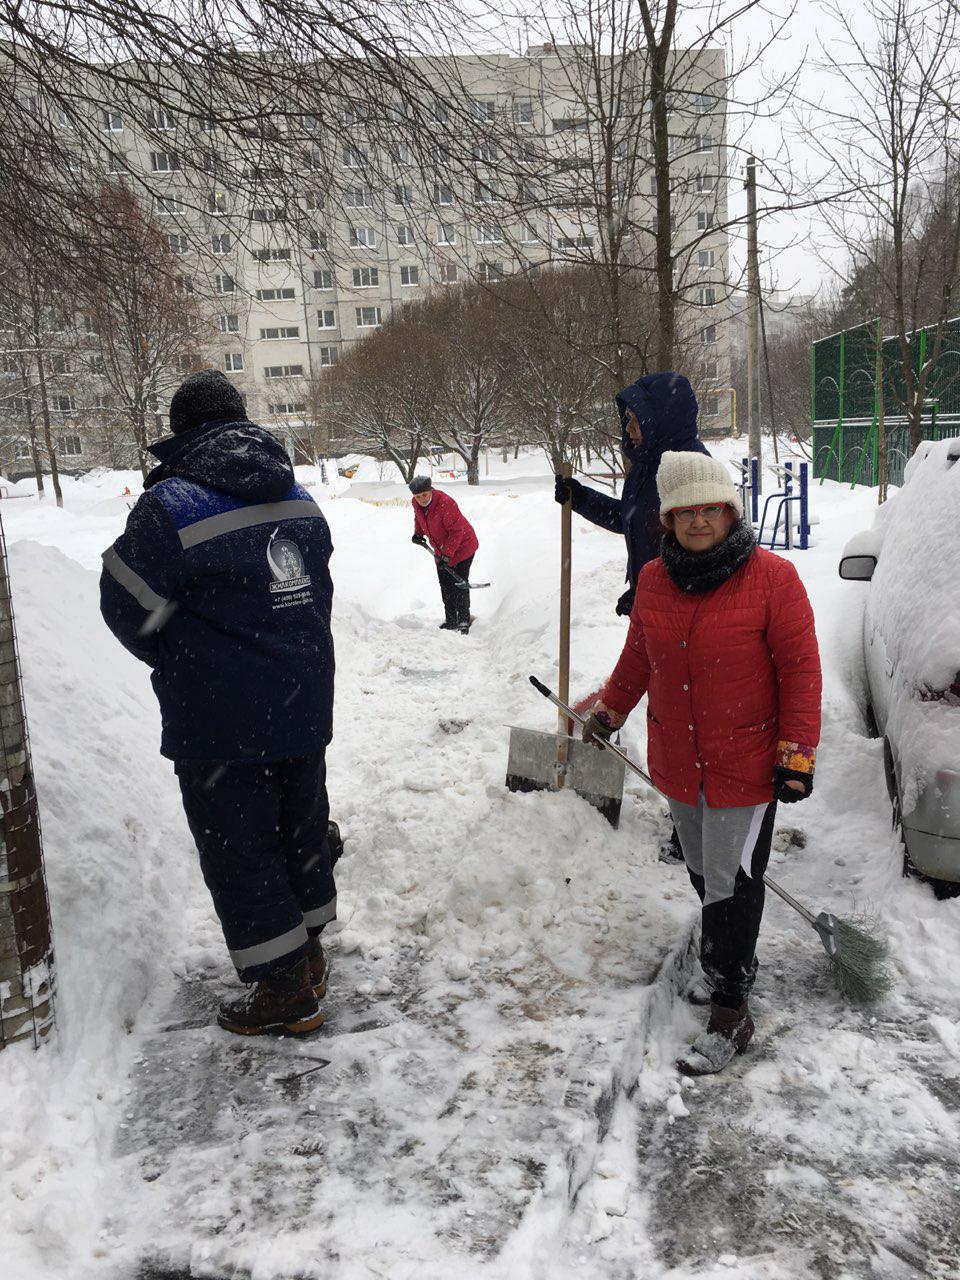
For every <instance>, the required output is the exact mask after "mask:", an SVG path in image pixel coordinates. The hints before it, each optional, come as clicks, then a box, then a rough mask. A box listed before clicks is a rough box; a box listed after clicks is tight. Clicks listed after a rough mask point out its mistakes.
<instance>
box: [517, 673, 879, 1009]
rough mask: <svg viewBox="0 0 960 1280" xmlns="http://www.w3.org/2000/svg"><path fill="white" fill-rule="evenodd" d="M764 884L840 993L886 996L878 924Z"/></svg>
mask: <svg viewBox="0 0 960 1280" xmlns="http://www.w3.org/2000/svg"><path fill="white" fill-rule="evenodd" d="M530 683H531V684H532V685H533V687H534V688H535V689H536V690H537V692H538V693H542V694H543V696H544V697H545V698H548V699H549V700H550V701H551V702H552V703H553V704H554V706H555V707H559V709H560V710H561V711H563V712H564V713H565V714H566V715H568V716H569V717H570V719H571V720H574V721H576V723H577V724H579V725H581V726H582V725H584V724H586V721H585V720H584V718H583V716H581V715H578V714H577V712H576V711H574V709H573V708H572V707H568V706H567V705H566V703H564V702H561V701H560V699H559V698H558V697H557V695H556V694H555V693H552V692H551V690H549V689H548V688H547V686H546V685H545V684H541V682H540V681H539V680H538V679H537V678H536V676H531V677H530ZM596 742H597V745H598V746H602V748H603V749H604V751H612V752H613V754H614V755H615V756H617V757H619V759H620V760H622V761H623V763H624V764H625V765H626V766H627V768H628V769H632V770H633V772H634V773H635V774H636V775H637V777H638V778H642V779H643V781H644V782H645V783H646V784H647V785H648V786H650V787H653V789H654V790H655V791H656V790H658V788H657V786H656V784H655V783H654V782H653V781H652V780H651V778H650V777H649V776H648V775H647V774H646V773H644V771H643V770H642V769H641V768H640V766H639V765H638V764H635V763H634V761H633V760H631V759H630V757H629V756H628V755H627V753H626V752H625V751H623V750H621V749H620V747H618V746H616V744H615V743H612V742H607V741H605V740H604V739H602V738H598V739H596ZM763 883H764V884H765V885H766V886H767V888H768V889H772V890H773V892H774V893H775V894H776V895H777V896H778V897H779V898H782V899H783V901H784V902H785V903H786V904H787V905H788V906H790V907H793V909H794V911H796V912H798V913H799V914H800V915H801V916H802V917H803V918H804V920H806V922H807V924H809V925H810V926H811V928H813V929H815V930H816V932H817V935H818V937H819V938H820V941H821V943H822V944H823V949H824V951H825V952H826V953H827V958H828V959H829V961H830V967H831V970H832V972H833V977H834V980H835V981H836V984H837V986H838V987H839V989H840V993H841V995H843V996H844V997H845V998H846V999H847V1000H849V1001H850V1002H851V1004H870V1003H872V1002H873V1001H875V1000H880V999H881V998H882V997H883V996H885V995H886V994H887V992H888V991H889V990H890V987H891V986H892V983H893V979H892V976H891V974H890V970H889V968H888V967H887V965H886V960H887V954H888V948H887V943H886V940H885V939H884V938H882V937H880V936H879V935H878V934H877V932H876V928H875V921H873V920H872V919H871V918H870V917H869V916H867V915H863V914H861V915H858V916H856V917H855V918H854V919H850V920H844V919H842V918H840V917H838V916H834V915H831V914H830V913H829V912H827V911H821V912H820V914H819V915H816V916H815V915H814V914H813V912H812V911H810V910H808V909H807V908H806V907H805V906H804V905H803V904H802V903H801V902H798V901H797V900H796V898H794V897H793V896H792V895H791V894H789V893H787V891H786V889H784V888H782V887H781V886H780V885H779V884H777V882H776V881H775V880H771V879H770V877H769V876H766V875H765V876H764V877H763Z"/></svg>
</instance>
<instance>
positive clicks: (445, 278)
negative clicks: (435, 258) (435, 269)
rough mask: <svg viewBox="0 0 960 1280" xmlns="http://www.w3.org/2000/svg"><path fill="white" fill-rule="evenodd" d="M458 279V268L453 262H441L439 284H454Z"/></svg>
mask: <svg viewBox="0 0 960 1280" xmlns="http://www.w3.org/2000/svg"><path fill="white" fill-rule="evenodd" d="M459 279H460V268H459V267H458V266H457V264H456V263H455V262H442V263H441V264H440V283H441V284H456V283H457V281H458V280H459Z"/></svg>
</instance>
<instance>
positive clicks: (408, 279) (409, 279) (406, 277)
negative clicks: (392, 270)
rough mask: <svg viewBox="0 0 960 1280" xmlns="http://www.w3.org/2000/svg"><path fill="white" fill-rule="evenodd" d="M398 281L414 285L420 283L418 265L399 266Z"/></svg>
mask: <svg viewBox="0 0 960 1280" xmlns="http://www.w3.org/2000/svg"><path fill="white" fill-rule="evenodd" d="M400 283H401V284H406V285H415V284H419V283H420V268H419V267H401V268H400Z"/></svg>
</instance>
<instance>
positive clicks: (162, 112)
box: [147, 107, 173, 133]
mask: <svg viewBox="0 0 960 1280" xmlns="http://www.w3.org/2000/svg"><path fill="white" fill-rule="evenodd" d="M147 128H148V129H156V130H158V131H159V132H161V133H165V132H166V131H167V130H168V129H172V128H173V116H172V115H171V114H170V112H169V111H168V110H167V109H166V107H154V109H153V110H152V111H148V112H147Z"/></svg>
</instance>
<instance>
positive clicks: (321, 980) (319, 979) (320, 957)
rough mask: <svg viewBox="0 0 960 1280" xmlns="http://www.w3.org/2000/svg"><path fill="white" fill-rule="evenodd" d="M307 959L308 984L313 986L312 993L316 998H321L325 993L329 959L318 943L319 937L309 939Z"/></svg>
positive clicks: (328, 974) (328, 975)
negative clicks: (308, 968)
mask: <svg viewBox="0 0 960 1280" xmlns="http://www.w3.org/2000/svg"><path fill="white" fill-rule="evenodd" d="M307 960H308V961H309V963H310V985H311V987H313V994H314V995H315V996H316V997H317V999H318V1000H322V999H323V997H324V996H325V995H326V994H327V979H328V978H329V977H330V961H329V960H328V959H327V956H326V954H325V952H324V950H323V947H322V946H321V945H320V939H319V938H311V939H310V950H309V951H308V952H307Z"/></svg>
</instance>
